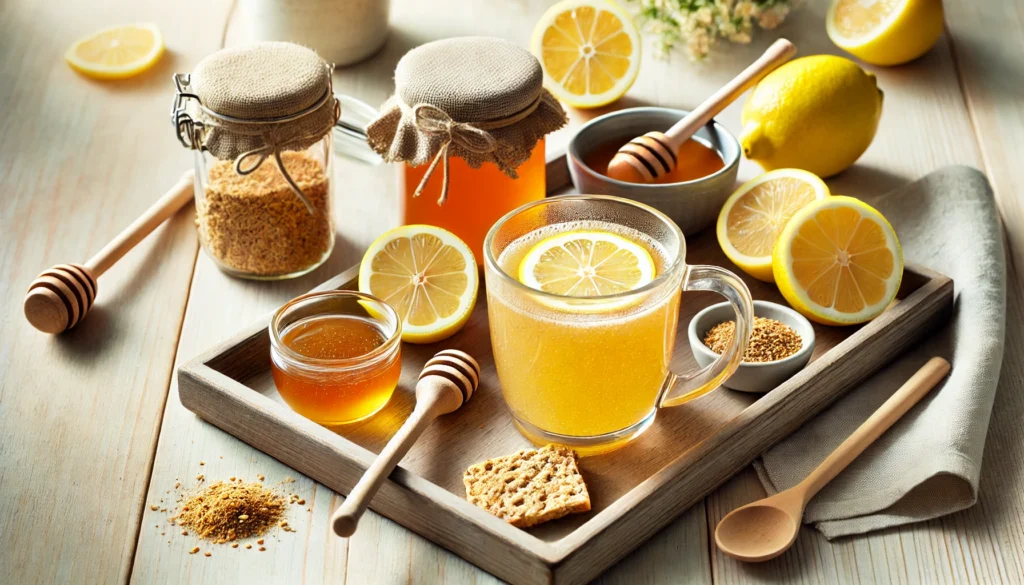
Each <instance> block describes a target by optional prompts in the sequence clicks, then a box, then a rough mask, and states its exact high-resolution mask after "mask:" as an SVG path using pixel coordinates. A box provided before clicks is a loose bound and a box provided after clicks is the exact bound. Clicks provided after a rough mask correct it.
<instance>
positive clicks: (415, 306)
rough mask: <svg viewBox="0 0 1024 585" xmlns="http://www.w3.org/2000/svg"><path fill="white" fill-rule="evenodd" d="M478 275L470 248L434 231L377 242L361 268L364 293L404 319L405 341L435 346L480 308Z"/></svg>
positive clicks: (417, 230) (406, 231)
mask: <svg viewBox="0 0 1024 585" xmlns="http://www.w3.org/2000/svg"><path fill="white" fill-rule="evenodd" d="M478 287H479V274H478V272H477V265H476V259H475V258H474V256H473V252H472V251H470V249H469V246H467V245H466V243H465V242H463V241H462V240H460V239H459V238H458V237H457V236H456V235H455V234H453V233H451V232H449V231H447V230H444V229H441V228H439V227H434V226H430V225H407V226H402V227H399V228H395V229H393V230H390V231H388V232H385V233H384V235H382V236H380V237H379V238H377V240H376V241H374V242H373V243H372V244H370V248H369V249H368V250H367V251H366V254H365V255H364V256H363V261H362V262H361V263H360V264H359V290H361V291H362V292H365V293H369V294H372V295H373V296H375V297H377V298H379V299H380V300H382V301H384V302H385V303H387V304H389V305H391V306H392V307H393V308H394V309H395V312H397V313H398V314H399V315H400V316H401V317H402V340H403V341H408V342H410V343H434V342H436V341H441V340H442V339H445V338H447V337H450V336H452V335H454V334H455V333H457V332H458V331H459V330H460V329H462V327H463V325H465V324H466V321H468V320H469V316H470V314H471V313H472V312H473V306H474V305H475V304H476V295H477V289H478Z"/></svg>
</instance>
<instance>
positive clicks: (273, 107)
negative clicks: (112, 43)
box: [190, 42, 338, 159]
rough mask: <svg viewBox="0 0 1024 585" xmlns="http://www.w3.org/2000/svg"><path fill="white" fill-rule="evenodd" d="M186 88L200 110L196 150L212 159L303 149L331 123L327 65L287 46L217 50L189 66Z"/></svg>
mask: <svg viewBox="0 0 1024 585" xmlns="http://www.w3.org/2000/svg"><path fill="white" fill-rule="evenodd" d="M190 87H191V90H192V92H194V93H195V94H196V95H197V96H198V97H199V101H200V103H201V104H202V106H203V107H202V109H201V112H200V119H201V120H202V121H203V124H204V126H205V127H206V133H205V135H204V137H203V147H204V148H205V149H206V150H208V151H210V153H211V154H213V155H214V156H216V157H217V158H220V159H235V158H238V157H239V156H242V155H245V154H262V153H264V152H266V154H270V153H272V152H273V150H303V149H306V148H309V147H310V146H312V145H313V144H315V143H316V142H317V141H318V140H320V139H321V138H323V137H324V135H325V134H327V133H328V132H330V131H331V128H332V127H333V126H334V122H335V121H336V120H337V114H338V103H337V100H336V99H335V98H334V93H333V91H332V90H331V66H330V65H329V64H328V63H327V62H325V61H324V60H323V59H321V58H320V57H319V56H318V55H317V54H316V53H315V52H313V51H312V50H310V49H307V48H305V47H302V46H299V45H295V44H292V43H276V42H271V43H258V44H255V45H249V46H246V47H239V48H233V49H223V50H221V51H218V52H216V53H214V54H212V55H210V56H209V57H207V58H205V59H203V60H202V61H200V63H199V65H197V66H196V68H195V71H193V72H192V76H191V79H190Z"/></svg>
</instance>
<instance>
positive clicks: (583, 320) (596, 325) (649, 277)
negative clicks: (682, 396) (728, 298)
mask: <svg viewBox="0 0 1024 585" xmlns="http://www.w3.org/2000/svg"><path fill="white" fill-rule="evenodd" d="M666 260H667V259H666V254H665V252H664V251H663V250H661V249H659V248H658V246H657V244H655V243H654V242H653V241H652V240H651V239H650V238H647V237H645V236H643V234H641V233H640V232H637V231H634V230H628V229H626V228H621V227H618V226H615V225H614V224H609V223H606V222H588V221H584V222H572V223H566V224H556V225H550V226H545V227H542V228H540V229H538V230H536V231H533V232H531V233H529V234H527V235H526V236H523V237H521V238H519V239H518V240H516V241H515V242H513V243H512V244H510V245H509V246H508V247H507V248H505V250H504V251H503V253H502V255H501V257H500V258H498V265H499V266H500V267H501V269H502V270H503V271H504V272H505V273H506V274H516V275H518V276H517V278H518V279H519V281H520V282H523V283H525V284H527V285H528V286H530V288H537V289H540V290H543V291H546V292H553V293H556V294H562V295H573V296H579V297H594V296H598V295H601V294H614V293H620V292H625V291H629V290H631V289H634V288H638V287H639V286H642V285H644V284H648V283H650V282H651V281H653V280H654V277H655V275H656V274H659V273H664V272H665V269H666V266H667V261H666ZM679 293H680V291H679V288H678V287H673V288H672V289H666V290H665V291H663V293H662V294H659V295H651V296H650V298H647V299H645V300H644V301H642V302H639V303H633V302H631V301H626V302H624V303H620V304H619V306H616V304H615V303H613V304H611V305H610V306H594V307H593V310H592V311H591V310H590V309H591V307H588V306H577V307H575V310H573V308H571V307H565V308H564V309H562V310H559V307H558V306H557V305H554V306H552V307H551V310H544V307H539V308H537V309H539V310H522V308H521V307H517V306H516V305H517V303H516V302H515V300H516V299H514V298H513V299H504V298H496V299H494V301H493V302H492V303H491V304H490V305H489V306H488V308H489V316H490V326H491V329H492V331H494V335H493V342H492V343H493V345H494V353H495V356H496V357H497V358H498V371H499V373H500V375H501V382H502V387H503V388H504V389H505V400H506V402H508V405H509V406H510V407H511V408H512V411H513V412H515V413H516V414H517V416H519V417H520V418H522V419H525V420H527V421H529V422H531V423H532V424H533V425H535V426H537V427H539V428H542V429H545V430H548V431H551V432H554V433H557V434H560V435H571V436H590V435H603V434H605V433H610V432H613V431H617V430H620V429H623V428H626V427H629V426H630V425H632V424H633V423H635V422H636V421H638V420H641V419H643V418H644V417H646V416H647V415H649V414H650V413H651V410H652V408H653V405H654V399H655V395H656V393H657V391H658V390H659V389H660V387H661V383H662V381H664V379H665V375H666V374H667V373H668V366H669V360H670V359H671V357H672V348H673V344H674V341H675V333H676V331H675V328H674V327H672V328H671V329H668V330H667V329H666V327H665V324H666V323H675V322H676V321H677V320H678V312H679ZM636 388H642V389H644V390H642V391H630V390H629V389H636ZM594 403H600V404H601V405H602V408H597V409H595V408H592V407H591V405H592V404H594Z"/></svg>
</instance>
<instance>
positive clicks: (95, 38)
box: [64, 23, 164, 79]
mask: <svg viewBox="0 0 1024 585" xmlns="http://www.w3.org/2000/svg"><path fill="white" fill-rule="evenodd" d="M163 54H164V37H163V35H161V34H160V29H158V28H157V27H156V25H155V24H148V23H144V24H126V25H121V26H112V27H110V28H106V29H103V30H101V31H99V32H97V33H94V34H91V35H89V36H87V37H85V38H82V39H79V40H77V41H75V43H74V44H73V45H71V47H70V48H69V49H68V50H67V52H66V53H64V59H65V60H66V61H67V62H68V65H71V67H72V68H73V69H75V70H76V71H78V72H80V73H82V74H83V75H86V76H88V77H92V78H94V79H124V78H126V77H132V76H135V75H138V74H139V73H142V72H143V71H146V70H147V69H149V68H150V67H152V66H153V65H155V64H156V62H157V61H159V60H160V56H161V55H163Z"/></svg>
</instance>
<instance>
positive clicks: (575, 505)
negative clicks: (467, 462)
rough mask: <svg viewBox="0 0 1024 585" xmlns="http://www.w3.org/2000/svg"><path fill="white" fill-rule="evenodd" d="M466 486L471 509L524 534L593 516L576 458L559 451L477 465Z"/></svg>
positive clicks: (547, 449)
mask: <svg viewBox="0 0 1024 585" xmlns="http://www.w3.org/2000/svg"><path fill="white" fill-rule="evenodd" d="M462 483H464V484H465V485H466V499H467V500H469V501H470V503H472V504H475V505H477V506H479V507H481V508H483V509H484V510H487V511H488V512H490V513H491V514H493V515H495V516H497V517H498V518H501V519H503V520H505V521H506V522H508V523H509V524H511V525H512V526H516V527H518V528H526V527H528V526H533V525H535V524H540V523H541V522H547V521H548V520H554V519H556V518H561V517H562V516H565V515H566V514H573V513H576V512H588V511H590V495H589V494H588V493H587V486H586V484H584V483H583V478H582V477H581V476H580V471H579V469H578V468H577V467H576V453H575V452H573V450H572V449H568V448H566V447H561V446H557V445H547V446H545V447H543V448H541V449H524V450H522V451H519V452H517V453H513V454H512V455H507V456H505V457H499V458H497V459H489V460H487V461H484V462H483V463H477V464H476V465H473V466H471V467H470V468H469V469H467V470H466V473H465V475H464V476H463V477H462Z"/></svg>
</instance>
